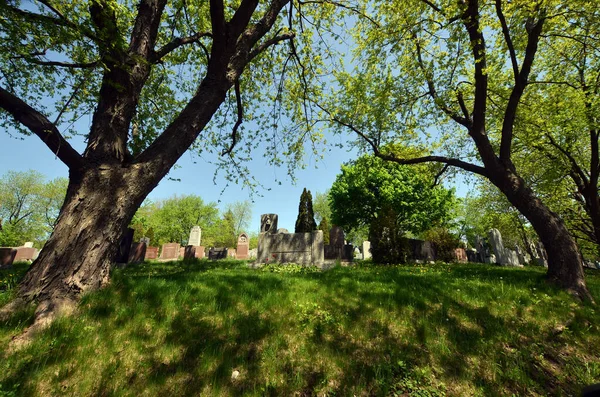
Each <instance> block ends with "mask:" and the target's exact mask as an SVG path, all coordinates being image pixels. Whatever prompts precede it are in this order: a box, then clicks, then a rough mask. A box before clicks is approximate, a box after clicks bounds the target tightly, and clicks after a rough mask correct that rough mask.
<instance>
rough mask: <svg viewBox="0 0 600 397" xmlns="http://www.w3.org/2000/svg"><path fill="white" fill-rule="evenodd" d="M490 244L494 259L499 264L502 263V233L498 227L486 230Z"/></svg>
mask: <svg viewBox="0 0 600 397" xmlns="http://www.w3.org/2000/svg"><path fill="white" fill-rule="evenodd" d="M488 236H489V238H490V244H491V245H492V249H493V250H494V254H495V255H496V260H497V261H498V263H500V264H504V244H503V243H502V235H501V234H500V231H499V230H498V229H490V231H489V232H488Z"/></svg>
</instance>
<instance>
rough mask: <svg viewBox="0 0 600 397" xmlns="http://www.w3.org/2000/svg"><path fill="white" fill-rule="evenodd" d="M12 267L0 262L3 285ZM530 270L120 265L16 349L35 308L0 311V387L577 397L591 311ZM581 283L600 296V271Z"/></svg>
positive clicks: (599, 320) (596, 358) (1, 300)
mask: <svg viewBox="0 0 600 397" xmlns="http://www.w3.org/2000/svg"><path fill="white" fill-rule="evenodd" d="M25 270H26V265H17V266H16V267H15V269H13V270H11V271H5V270H3V271H0V291H1V290H2V289H3V285H5V284H6V283H7V281H8V280H9V279H12V280H13V281H12V284H14V282H15V281H16V280H17V279H18V277H20V275H22V273H23V272H24V271H25ZM10 275H12V276H10ZM543 279H544V269H541V268H523V269H519V268H504V267H497V266H488V265H482V264H465V265H459V264H453V265H445V264H436V265H406V266H403V265H402V266H401V265H399V266H369V265H357V266H353V267H336V268H333V269H331V270H329V271H326V272H315V271H312V269H310V268H309V269H301V268H300V267H298V266H290V267H288V268H283V267H277V266H274V267H269V268H268V269H266V270H265V269H263V270H253V269H248V268H247V267H246V266H245V264H244V263H243V262H237V261H228V262H218V263H211V262H207V261H200V262H195V263H187V264H186V263H182V262H173V263H166V264H164V263H161V264H159V263H145V264H142V265H137V266H131V267H128V268H126V269H117V270H115V271H114V272H113V278H112V283H111V285H110V286H109V287H108V288H105V289H103V290H101V291H99V292H96V293H93V294H89V295H87V296H85V297H84V298H83V300H82V302H81V305H80V309H79V311H78V312H77V313H76V314H75V315H74V316H72V317H69V318H63V319H59V320H57V321H56V322H54V323H53V325H52V326H51V327H50V328H48V329H46V330H45V331H43V332H41V333H40V334H38V336H37V337H36V338H35V339H34V341H33V342H32V343H31V344H30V345H28V346H26V347H24V348H22V349H21V350H18V351H16V352H12V353H9V352H8V351H7V346H8V344H9V342H10V340H11V338H12V336H14V335H15V334H17V333H18V332H19V331H20V330H23V329H24V327H26V326H27V325H28V324H30V323H31V321H32V312H31V311H26V312H23V313H19V314H16V315H15V316H14V317H13V318H12V319H11V320H10V321H9V322H8V323H0V396H12V395H42V396H47V395H76V396H89V395H102V396H109V395H135V396H138V395H139V396H142V395H144V396H169V395H207V396H214V395H217V396H218V395H224V396H226V395H235V396H238V395H261V396H262V395H281V396H291V395H297V396H305V395H306V396H309V395H336V396H352V395H357V396H361V395H415V396H440V395H450V396H451V395H455V396H463V395H502V396H504V395H509V396H510V395H519V396H521V395H541V396H545V395H577V394H578V393H579V392H580V391H581V388H582V387H583V386H584V385H587V384H591V383H596V382H600V329H599V328H600V308H599V307H593V306H590V305H587V304H585V305H584V304H580V303H577V302H576V301H574V300H573V299H572V298H571V297H570V296H569V295H567V294H566V293H564V292H562V291H560V290H558V289H556V288H553V287H551V286H549V285H547V284H546V283H545V282H544V281H543ZM587 282H588V286H589V288H590V290H591V292H592V294H593V295H594V297H595V299H596V301H597V302H598V303H600V272H593V271H590V272H588V274H587ZM12 284H11V285H12ZM4 289H5V288H4ZM11 294H12V291H11V290H10V289H9V290H8V291H5V292H0V305H3V304H5V303H6V302H8V300H9V299H10V296H11ZM234 371H237V372H235V373H234ZM232 374H234V376H233V377H232ZM235 374H237V377H235Z"/></svg>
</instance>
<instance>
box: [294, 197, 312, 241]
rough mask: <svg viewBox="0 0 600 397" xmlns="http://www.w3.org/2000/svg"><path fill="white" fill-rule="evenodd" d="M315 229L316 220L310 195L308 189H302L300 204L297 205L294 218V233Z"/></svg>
mask: <svg viewBox="0 0 600 397" xmlns="http://www.w3.org/2000/svg"><path fill="white" fill-rule="evenodd" d="M314 230H317V222H315V215H314V212H313V207H312V195H311V194H310V190H308V191H307V190H306V188H304V190H303V191H302V194H301V195H300V204H299V205H298V218H297V219H296V228H295V232H296V233H308V232H312V231H314Z"/></svg>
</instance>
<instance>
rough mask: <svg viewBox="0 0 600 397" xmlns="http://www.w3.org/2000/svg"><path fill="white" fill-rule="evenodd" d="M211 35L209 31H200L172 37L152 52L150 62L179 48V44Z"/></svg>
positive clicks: (156, 60) (194, 41)
mask: <svg viewBox="0 0 600 397" xmlns="http://www.w3.org/2000/svg"><path fill="white" fill-rule="evenodd" d="M211 36H212V34H211V33H210V32H200V33H196V34H193V35H191V36H188V37H177V38H174V39H173V40H171V41H170V42H168V43H167V44H165V45H164V46H162V47H161V48H160V49H159V50H158V51H155V52H154V54H153V56H152V62H154V63H155V62H158V61H160V60H161V59H162V58H163V57H165V56H166V55H167V54H169V53H171V52H172V51H174V50H176V49H177V48H179V47H181V46H184V45H187V44H193V43H197V42H198V41H199V40H200V39H201V38H203V37H211Z"/></svg>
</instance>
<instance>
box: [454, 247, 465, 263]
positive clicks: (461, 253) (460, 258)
mask: <svg viewBox="0 0 600 397" xmlns="http://www.w3.org/2000/svg"><path fill="white" fill-rule="evenodd" d="M454 257H455V258H456V261H457V262H460V263H466V262H467V252H466V251H465V249H464V248H456V249H455V250H454Z"/></svg>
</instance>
